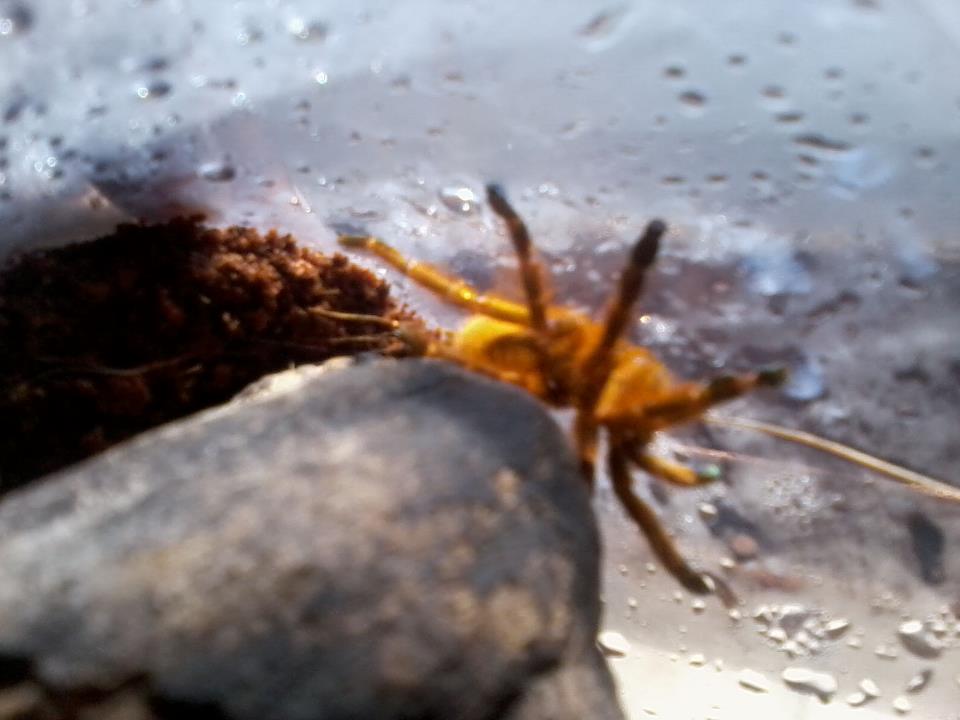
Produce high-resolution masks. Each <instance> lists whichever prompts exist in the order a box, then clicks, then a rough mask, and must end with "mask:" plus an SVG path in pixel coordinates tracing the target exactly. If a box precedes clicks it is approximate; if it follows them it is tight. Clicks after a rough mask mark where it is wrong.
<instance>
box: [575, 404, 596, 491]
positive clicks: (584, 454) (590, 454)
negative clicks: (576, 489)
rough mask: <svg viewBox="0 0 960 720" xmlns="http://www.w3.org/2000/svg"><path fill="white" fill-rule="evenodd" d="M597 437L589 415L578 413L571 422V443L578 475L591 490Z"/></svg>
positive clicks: (591, 417) (594, 424) (593, 421)
mask: <svg viewBox="0 0 960 720" xmlns="http://www.w3.org/2000/svg"><path fill="white" fill-rule="evenodd" d="M597 435H598V427H597V423H596V421H595V420H594V419H593V416H592V415H591V414H590V413H585V412H578V413H577V416H576V418H575V419H574V421H573V441H574V445H575V447H576V450H577V458H578V459H579V460H580V474H581V475H583V479H584V480H585V481H586V483H587V487H589V488H590V490H591V491H592V490H593V486H594V485H595V477H596V475H595V472H594V471H595V469H596V465H597Z"/></svg>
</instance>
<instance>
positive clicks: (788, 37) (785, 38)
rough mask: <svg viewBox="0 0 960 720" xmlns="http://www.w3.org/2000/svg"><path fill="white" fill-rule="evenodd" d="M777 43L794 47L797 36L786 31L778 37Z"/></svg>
mask: <svg viewBox="0 0 960 720" xmlns="http://www.w3.org/2000/svg"><path fill="white" fill-rule="evenodd" d="M777 42H778V43H780V44H781V45H793V44H795V43H796V42H797V36H796V35H795V34H794V33H792V32H787V31H784V32H782V33H780V34H779V35H777Z"/></svg>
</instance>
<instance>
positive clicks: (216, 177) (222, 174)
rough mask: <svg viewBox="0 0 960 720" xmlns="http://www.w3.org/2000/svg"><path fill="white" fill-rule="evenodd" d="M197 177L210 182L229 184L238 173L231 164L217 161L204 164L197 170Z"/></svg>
mask: <svg viewBox="0 0 960 720" xmlns="http://www.w3.org/2000/svg"><path fill="white" fill-rule="evenodd" d="M197 175H199V176H200V177H202V178H203V179H204V180H209V181H210V182H227V181H229V180H233V179H234V178H235V177H236V176H237V171H236V168H234V167H233V165H232V164H230V163H229V162H226V161H217V160H215V161H212V162H206V163H203V164H202V165H201V166H200V167H199V168H197Z"/></svg>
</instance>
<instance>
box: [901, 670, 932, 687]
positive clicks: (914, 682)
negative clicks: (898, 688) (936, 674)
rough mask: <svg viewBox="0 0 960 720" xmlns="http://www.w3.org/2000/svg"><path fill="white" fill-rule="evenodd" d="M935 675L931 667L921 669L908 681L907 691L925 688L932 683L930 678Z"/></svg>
mask: <svg viewBox="0 0 960 720" xmlns="http://www.w3.org/2000/svg"><path fill="white" fill-rule="evenodd" d="M932 677H933V670H931V669H930V668H925V669H924V670H921V671H920V672H918V673H917V674H916V675H914V676H913V677H912V678H910V679H909V680H908V681H907V692H908V693H918V692H920V691H921V690H923V689H924V688H925V687H926V686H927V685H929V684H930V679H931V678H932Z"/></svg>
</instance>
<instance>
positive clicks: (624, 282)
mask: <svg viewBox="0 0 960 720" xmlns="http://www.w3.org/2000/svg"><path fill="white" fill-rule="evenodd" d="M666 231H667V226H666V225H665V224H664V223H663V222H662V221H660V220H653V221H651V222H650V223H649V224H648V225H647V227H646V229H645V230H644V231H643V234H642V235H641V236H640V237H639V238H638V239H637V241H636V243H634V246H633V249H632V250H631V252H630V259H629V261H628V262H627V266H626V267H625V268H624V270H623V274H622V275H621V276H620V285H619V287H618V288H617V294H616V295H615V296H614V299H613V302H612V303H611V305H610V307H609V308H608V310H607V316H606V318H605V319H604V323H603V331H602V334H601V336H600V341H599V342H598V343H597V346H596V347H595V348H593V351H592V352H591V353H590V355H589V356H588V357H587V359H586V361H585V362H584V365H583V378H584V385H583V387H582V388H581V391H580V396H579V399H578V402H577V409H578V410H579V411H580V412H590V411H592V410H593V408H594V406H595V405H596V403H597V399H598V398H599V397H600V393H601V391H602V390H603V386H604V385H605V384H606V382H607V379H608V378H609V377H610V371H611V369H612V368H611V364H610V354H611V351H612V350H613V348H614V346H615V345H616V343H617V340H619V339H620V336H621V335H623V332H624V330H626V328H627V322H628V320H629V319H630V311H631V309H632V308H633V305H634V304H635V303H636V301H637V299H638V298H639V297H640V293H641V292H642V291H643V279H644V277H645V275H646V272H647V270H648V269H649V267H650V266H651V265H652V264H653V261H654V259H655V258H656V256H657V250H658V249H659V247H660V238H661V237H663V234H664V233H665V232H666Z"/></svg>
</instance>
